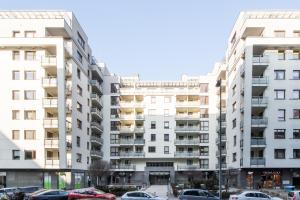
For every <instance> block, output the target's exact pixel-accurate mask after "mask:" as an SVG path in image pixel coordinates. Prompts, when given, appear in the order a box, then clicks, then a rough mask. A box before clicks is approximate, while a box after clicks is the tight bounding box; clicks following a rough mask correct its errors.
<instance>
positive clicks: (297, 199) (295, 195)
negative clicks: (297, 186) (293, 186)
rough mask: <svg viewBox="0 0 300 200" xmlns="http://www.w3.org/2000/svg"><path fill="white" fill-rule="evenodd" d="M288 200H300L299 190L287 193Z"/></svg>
mask: <svg viewBox="0 0 300 200" xmlns="http://www.w3.org/2000/svg"><path fill="white" fill-rule="evenodd" d="M288 200H300V190H296V191H292V192H289V193H288Z"/></svg>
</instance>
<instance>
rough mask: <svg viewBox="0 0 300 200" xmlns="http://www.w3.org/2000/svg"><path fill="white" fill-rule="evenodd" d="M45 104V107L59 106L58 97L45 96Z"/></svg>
mask: <svg viewBox="0 0 300 200" xmlns="http://www.w3.org/2000/svg"><path fill="white" fill-rule="evenodd" d="M43 106H44V107H45V108H57V97H53V98H50V97H49V98H44V99H43Z"/></svg>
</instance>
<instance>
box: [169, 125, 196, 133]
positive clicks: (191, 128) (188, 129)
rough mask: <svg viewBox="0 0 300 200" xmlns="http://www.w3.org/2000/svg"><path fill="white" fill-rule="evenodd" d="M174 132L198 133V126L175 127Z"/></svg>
mask: <svg viewBox="0 0 300 200" xmlns="http://www.w3.org/2000/svg"><path fill="white" fill-rule="evenodd" d="M175 131H176V132H195V131H196V132H198V131H200V127H199V126H176V127H175Z"/></svg>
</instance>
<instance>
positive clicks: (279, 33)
mask: <svg viewBox="0 0 300 200" xmlns="http://www.w3.org/2000/svg"><path fill="white" fill-rule="evenodd" d="M274 36H275V37H285V31H282V30H275V31H274Z"/></svg>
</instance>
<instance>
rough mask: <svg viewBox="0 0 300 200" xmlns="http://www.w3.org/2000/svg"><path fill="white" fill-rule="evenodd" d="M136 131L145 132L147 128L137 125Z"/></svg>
mask: <svg viewBox="0 0 300 200" xmlns="http://www.w3.org/2000/svg"><path fill="white" fill-rule="evenodd" d="M134 132H136V133H144V132H145V128H144V127H135V128H134Z"/></svg>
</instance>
